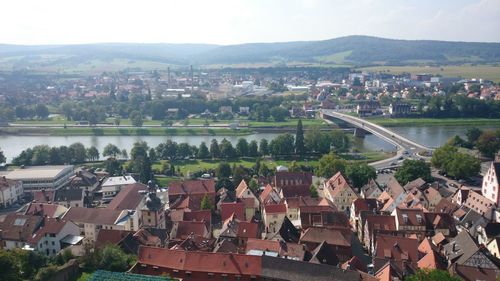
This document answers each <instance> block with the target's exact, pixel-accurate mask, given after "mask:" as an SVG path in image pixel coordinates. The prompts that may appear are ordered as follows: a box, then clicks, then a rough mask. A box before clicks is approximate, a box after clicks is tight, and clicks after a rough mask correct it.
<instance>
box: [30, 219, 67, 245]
mask: <svg viewBox="0 0 500 281" xmlns="http://www.w3.org/2000/svg"><path fill="white" fill-rule="evenodd" d="M66 223H71V222H66V221H65V220H61V219H51V218H44V219H43V220H42V224H41V225H40V228H38V230H37V231H35V233H33V235H32V236H31V237H30V238H28V241H27V242H28V243H30V244H32V245H35V244H37V243H38V241H40V239H41V238H42V237H44V236H45V235H46V234H58V233H59V232H61V230H62V229H63V227H64V226H65V225H66Z"/></svg>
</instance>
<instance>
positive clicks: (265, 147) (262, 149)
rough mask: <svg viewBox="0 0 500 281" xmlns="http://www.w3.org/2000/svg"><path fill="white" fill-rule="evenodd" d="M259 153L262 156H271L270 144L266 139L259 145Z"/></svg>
mask: <svg viewBox="0 0 500 281" xmlns="http://www.w3.org/2000/svg"><path fill="white" fill-rule="evenodd" d="M259 153H260V155H262V156H264V155H268V154H269V144H268V142H267V140H266V139H261V140H260V143H259Z"/></svg>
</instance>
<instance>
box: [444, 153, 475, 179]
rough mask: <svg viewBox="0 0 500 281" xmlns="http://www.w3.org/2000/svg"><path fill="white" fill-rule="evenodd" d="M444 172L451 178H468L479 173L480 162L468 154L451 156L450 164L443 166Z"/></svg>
mask: <svg viewBox="0 0 500 281" xmlns="http://www.w3.org/2000/svg"><path fill="white" fill-rule="evenodd" d="M444 170H445V171H446V172H447V173H448V175H450V176H452V177H456V178H468V177H471V176H475V175H477V174H478V173H479V171H480V170H481V162H480V161H479V160H478V159H477V158H475V157H473V156H470V155H468V154H465V153H457V154H455V155H453V157H452V160H451V161H450V162H448V163H446V164H445V169H444Z"/></svg>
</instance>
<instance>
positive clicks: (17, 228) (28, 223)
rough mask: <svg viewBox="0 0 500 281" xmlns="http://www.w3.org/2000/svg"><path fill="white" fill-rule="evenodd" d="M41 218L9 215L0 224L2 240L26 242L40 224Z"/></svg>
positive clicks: (15, 214)
mask: <svg viewBox="0 0 500 281" xmlns="http://www.w3.org/2000/svg"><path fill="white" fill-rule="evenodd" d="M42 219H43V218H42V217H41V216H26V215H20V214H17V213H9V214H7V215H6V216H5V219H4V220H3V221H2V222H0V229H1V230H2V240H12V241H27V240H28V239H29V238H30V237H31V236H32V235H33V233H34V232H35V231H36V230H37V229H38V227H39V226H40V223H41V222H42Z"/></svg>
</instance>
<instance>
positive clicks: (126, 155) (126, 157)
mask: <svg viewBox="0 0 500 281" xmlns="http://www.w3.org/2000/svg"><path fill="white" fill-rule="evenodd" d="M120 155H121V156H122V157H123V159H128V153H127V149H125V148H124V149H122V151H121V152H120Z"/></svg>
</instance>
